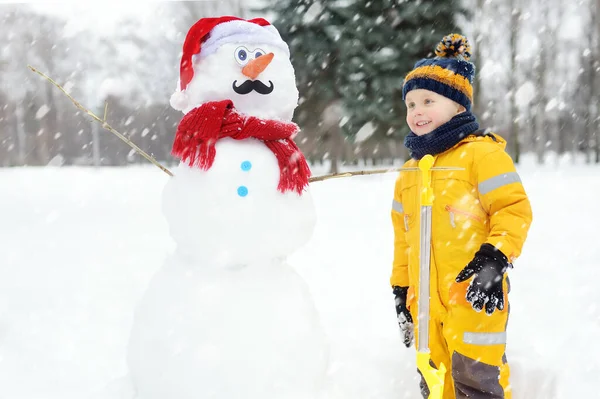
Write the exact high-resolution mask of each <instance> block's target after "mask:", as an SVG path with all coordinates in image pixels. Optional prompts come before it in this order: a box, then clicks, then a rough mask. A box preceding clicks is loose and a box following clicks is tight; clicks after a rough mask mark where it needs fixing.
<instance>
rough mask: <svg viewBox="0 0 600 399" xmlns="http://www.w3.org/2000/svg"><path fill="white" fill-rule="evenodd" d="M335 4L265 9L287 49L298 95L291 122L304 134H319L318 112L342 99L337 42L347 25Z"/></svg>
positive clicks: (306, 2) (294, 1) (281, 1)
mask: <svg viewBox="0 0 600 399" xmlns="http://www.w3.org/2000/svg"><path fill="white" fill-rule="evenodd" d="M334 3H335V2H333V1H327V0H325V1H318V0H275V1H273V3H272V6H271V7H269V9H268V10H269V11H271V12H274V13H275V14H276V18H275V19H274V20H273V25H275V26H276V27H277V29H278V30H279V32H280V34H281V36H282V38H283V40H285V41H286V42H287V44H288V46H289V48H290V53H291V60H292V64H293V65H294V69H295V72H296V82H297V85H298V90H299V92H300V101H299V103H300V105H299V106H298V108H297V109H296V113H295V118H294V119H295V121H296V122H297V123H298V124H299V125H300V126H301V127H302V128H303V129H306V130H312V129H316V130H318V125H319V123H320V114H321V112H322V111H323V110H324V109H325V108H326V107H327V106H328V105H329V104H331V103H332V102H333V101H335V100H339V99H341V97H342V94H341V93H340V88H341V85H340V76H339V72H338V71H339V68H340V66H339V64H340V61H341V59H340V54H339V44H338V42H339V41H340V40H342V38H343V37H344V36H345V34H344V25H345V24H346V21H345V19H344V16H343V15H342V14H341V13H340V10H338V9H337V8H336V6H335V4H334ZM307 128H308V129H307Z"/></svg>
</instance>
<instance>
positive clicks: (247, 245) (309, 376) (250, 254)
mask: <svg viewBox="0 0 600 399" xmlns="http://www.w3.org/2000/svg"><path fill="white" fill-rule="evenodd" d="M242 47H243V48H245V49H247V51H249V54H250V55H251V53H252V52H254V54H255V55H256V56H259V54H264V53H265V49H266V50H267V51H268V50H269V49H268V47H269V46H268V45H262V46H260V49H259V50H260V52H259V51H258V50H256V49H257V48H258V46H257V45H256V43H250V44H246V45H245V46H240V44H239V43H236V44H226V45H224V46H221V47H219V48H218V49H217V50H216V51H215V53H214V54H211V55H210V56H209V57H206V58H205V59H200V60H196V62H197V64H195V65H194V69H195V72H196V74H195V76H194V79H193V80H192V82H191V83H190V85H189V86H188V87H189V88H188V96H189V98H190V99H191V100H192V101H193V104H194V105H198V104H200V103H202V102H205V101H219V100H222V99H227V98H229V97H231V98H232V99H233V101H234V103H235V104H236V109H238V111H240V112H247V113H248V114H251V115H253V116H258V117H261V118H274V117H276V118H278V119H279V120H284V121H286V120H287V121H289V120H290V119H291V115H292V113H293V109H294V108H295V104H296V103H297V96H298V94H297V90H296V87H295V82H294V74H293V69H292V67H291V64H290V63H289V59H288V58H289V57H288V58H285V55H284V54H281V52H280V51H278V50H277V49H272V50H271V51H272V52H273V53H274V55H275V57H274V59H273V63H272V65H270V66H277V65H278V64H277V63H279V67H278V68H273V71H272V74H271V75H270V76H269V75H268V74H267V73H266V72H268V69H267V70H265V73H264V74H263V77H264V79H266V80H268V81H269V82H270V84H269V85H270V86H274V87H275V89H274V90H273V92H272V93H271V94H273V93H275V94H274V95H273V96H271V97H269V96H268V95H262V94H257V93H249V94H248V95H246V96H244V95H240V94H239V93H230V92H231V87H232V86H235V85H236V83H233V84H232V82H237V81H239V82H242V81H243V80H244V76H243V75H242V74H241V73H240V68H237V69H236V67H235V64H233V65H232V64H231V63H228V62H227V60H230V61H231V60H233V59H234V58H235V57H231V55H232V53H233V54H234V55H235V56H237V55H239V54H240V52H239V51H240V50H239V49H240V48H242ZM248 48H249V50H248ZM278 56H279V59H278ZM275 60H277V63H276V62H275ZM236 61H239V60H236ZM228 68H229V69H230V71H229V72H227V71H228ZM200 71H203V72H204V73H205V74H208V73H209V72H211V73H216V72H215V71H220V72H221V74H220V75H219V76H222V75H223V73H225V76H226V78H221V79H214V78H212V80H211V78H210V77H207V76H205V74H202V73H199V72H200ZM224 71H225V72H224ZM222 80H225V81H226V83H223V81H222ZM199 81H204V82H205V83H206V82H208V83H207V84H205V85H204V86H202V85H201V84H200V83H198V82H199ZM286 88H287V91H286ZM277 89H279V91H277ZM239 96H242V98H238V97H239ZM252 96H254V97H252ZM237 104H240V106H239V107H238V106H237ZM257 104H262V106H257ZM192 108H193V105H191V106H188V107H187V108H186V109H185V112H188V111H189V110H190V109H192ZM261 110H262V111H261ZM215 150H216V156H215V158H214V162H213V164H212V165H211V167H210V168H209V169H208V170H203V169H201V168H198V167H195V166H188V165H187V164H185V163H184V162H182V163H181V164H180V165H179V166H178V167H177V168H175V170H174V177H172V178H171V179H170V180H169V182H168V183H167V184H166V186H165V188H164V191H163V213H164V215H165V217H166V220H167V222H168V224H169V229H170V233H171V236H172V237H173V239H174V240H175V242H176V244H177V247H176V250H175V252H174V253H173V254H172V255H171V256H170V257H169V258H168V259H167V260H166V262H165V264H164V266H163V268H162V269H161V270H160V271H159V272H158V273H157V274H156V275H155V276H154V277H153V278H152V280H151V282H150V284H149V287H148V289H147V291H146V292H145V294H144V296H143V298H142V299H141V301H140V303H139V305H138V307H137V309H136V312H135V316H134V323H133V327H132V331H131V335H130V342H129V347H128V354H127V361H128V365H129V368H130V374H131V377H132V381H133V384H134V386H135V390H136V392H137V396H136V398H137V399H167V398H168V399H171V398H173V399H188V398H189V399H192V398H194V399H197V398H215V399H237V398H240V399H242V398H244V399H252V398H256V399H259V398H260V399H313V398H316V397H318V396H319V392H320V390H321V388H322V384H323V382H324V378H325V374H326V370H327V358H328V345H327V342H326V338H325V334H324V332H323V330H322V327H321V324H320V321H319V317H318V314H317V312H316V309H315V306H314V304H313V302H312V298H311V295H310V292H309V290H308V287H307V286H306V284H305V282H304V281H303V279H302V278H301V277H300V276H299V275H298V274H297V273H296V272H295V270H294V269H293V268H292V267H290V265H288V263H287V261H286V257H287V256H288V255H290V254H291V253H293V252H294V251H295V250H296V249H297V248H299V247H300V246H302V245H303V244H305V243H306V242H307V241H308V240H309V239H310V236H311V235H312V231H313V229H314V226H315V223H316V215H315V209H314V204H313V201H312V198H311V196H310V192H309V191H308V189H307V188H306V189H305V190H304V191H303V192H302V193H298V192H295V191H286V192H281V191H280V190H278V183H279V178H280V168H279V165H278V161H277V158H276V156H275V154H274V153H273V152H272V151H271V150H270V149H269V148H268V147H267V146H266V145H265V144H264V143H263V142H262V141H260V140H257V139H254V138H248V139H244V140H234V139H232V138H223V139H221V140H219V141H217V142H216V144H215Z"/></svg>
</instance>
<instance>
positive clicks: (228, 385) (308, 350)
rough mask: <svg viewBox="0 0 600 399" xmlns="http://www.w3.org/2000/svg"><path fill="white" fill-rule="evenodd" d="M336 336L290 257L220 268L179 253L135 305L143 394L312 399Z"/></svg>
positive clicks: (133, 352) (151, 398) (132, 356)
mask: <svg viewBox="0 0 600 399" xmlns="http://www.w3.org/2000/svg"><path fill="white" fill-rule="evenodd" d="M327 359H328V345H327V342H326V338H325V334H324V332H323V330H322V328H321V325H320V322H319V318H318V315H317V312H316V309H315V308H314V305H313V303H312V299H311V296H310V293H309V291H308V289H307V286H306V284H305V283H304V281H303V280H302V278H301V277H300V276H299V275H298V274H297V273H296V272H295V271H294V270H293V269H292V268H291V267H290V266H289V265H288V264H287V263H286V262H285V261H281V260H268V261H265V262H257V263H255V264H251V265H245V266H238V267H228V268H223V267H221V268H218V267H212V268H211V267H209V266H207V265H203V266H202V268H199V267H198V265H192V264H191V263H190V264H186V263H185V261H182V259H181V258H176V255H175V256H173V258H171V259H170V260H169V261H167V263H166V265H165V267H164V268H163V269H162V270H160V271H159V272H158V273H157V274H156V275H155V276H154V278H153V279H152V281H151V283H150V285H149V287H148V290H147V291H146V293H145V295H144V297H143V298H142V300H141V302H140V304H139V305H138V308H137V310H136V314H135V319H134V325H133V328H132V332H131V336H130V343H129V348H128V359H127V360H128V364H129V368H130V373H131V377H132V381H133V384H134V386H135V389H136V392H137V396H136V399H192V398H193V399H197V398H215V399H237V398H240V399H241V398H244V399H252V398H256V399H259V398H260V399H271V398H272V399H313V398H316V397H318V396H319V394H320V391H321V389H322V387H323V384H324V382H325V376H326V372H327Z"/></svg>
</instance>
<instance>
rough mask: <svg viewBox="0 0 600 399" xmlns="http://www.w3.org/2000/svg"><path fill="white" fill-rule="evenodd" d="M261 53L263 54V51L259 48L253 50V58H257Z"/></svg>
mask: <svg viewBox="0 0 600 399" xmlns="http://www.w3.org/2000/svg"><path fill="white" fill-rule="evenodd" d="M261 55H265V52H264V51H262V50H261V49H257V50H254V58H258V57H260V56H261Z"/></svg>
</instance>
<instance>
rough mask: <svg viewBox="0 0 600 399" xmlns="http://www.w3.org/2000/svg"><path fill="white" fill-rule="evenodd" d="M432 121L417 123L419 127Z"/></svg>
mask: <svg viewBox="0 0 600 399" xmlns="http://www.w3.org/2000/svg"><path fill="white" fill-rule="evenodd" d="M430 123H431V121H420V122H417V123H416V125H417V126H418V127H422V126H425V125H428V124H430Z"/></svg>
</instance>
